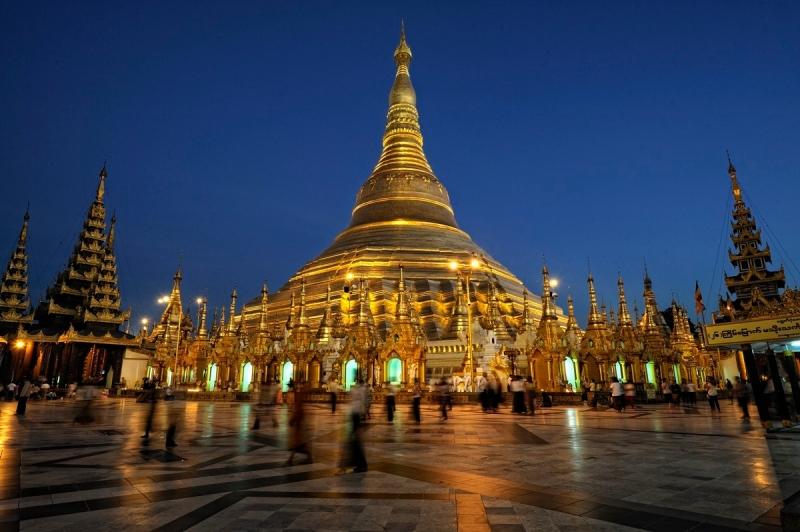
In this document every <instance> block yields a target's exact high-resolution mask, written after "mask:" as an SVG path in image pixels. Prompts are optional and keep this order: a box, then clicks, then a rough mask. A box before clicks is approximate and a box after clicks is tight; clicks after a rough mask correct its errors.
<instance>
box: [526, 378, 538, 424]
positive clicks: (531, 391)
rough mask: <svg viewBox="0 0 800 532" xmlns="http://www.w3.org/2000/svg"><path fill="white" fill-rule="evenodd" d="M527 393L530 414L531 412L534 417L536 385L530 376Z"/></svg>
mask: <svg viewBox="0 0 800 532" xmlns="http://www.w3.org/2000/svg"><path fill="white" fill-rule="evenodd" d="M525 393H527V394H528V412H530V415H532V416H533V415H536V384H535V383H534V382H533V379H532V378H531V377H530V375H529V376H528V380H527V382H526V383H525Z"/></svg>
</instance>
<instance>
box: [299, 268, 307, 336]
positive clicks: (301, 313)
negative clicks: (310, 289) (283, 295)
mask: <svg viewBox="0 0 800 532" xmlns="http://www.w3.org/2000/svg"><path fill="white" fill-rule="evenodd" d="M297 314H298V316H297V326H298V327H308V320H307V319H306V280H305V278H303V279H301V280H300V308H299V309H298V311H297Z"/></svg>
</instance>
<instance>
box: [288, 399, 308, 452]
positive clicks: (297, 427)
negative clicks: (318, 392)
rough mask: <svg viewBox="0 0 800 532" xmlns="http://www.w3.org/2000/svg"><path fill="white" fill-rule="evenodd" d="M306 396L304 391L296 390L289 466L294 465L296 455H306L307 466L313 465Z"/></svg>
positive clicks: (291, 423)
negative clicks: (307, 424) (307, 425)
mask: <svg viewBox="0 0 800 532" xmlns="http://www.w3.org/2000/svg"><path fill="white" fill-rule="evenodd" d="M305 403H306V394H305V392H304V391H302V390H299V389H298V390H295V394H294V405H292V417H291V418H290V419H289V427H290V428H291V431H290V433H289V450H290V451H291V454H290V455H289V460H287V462H286V463H287V464H288V465H294V455H295V454H296V453H300V454H304V455H306V462H305V463H307V464H310V463H311V461H312V460H311V448H310V444H309V440H310V438H309V437H308V430H307V427H306V410H305V408H306V407H305Z"/></svg>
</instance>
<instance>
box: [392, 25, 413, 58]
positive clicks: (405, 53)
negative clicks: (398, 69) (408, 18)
mask: <svg viewBox="0 0 800 532" xmlns="http://www.w3.org/2000/svg"><path fill="white" fill-rule="evenodd" d="M412 57H413V55H412V54H411V48H410V47H409V46H408V43H407V42H406V25H405V22H404V21H403V20H401V21H400V42H399V43H398V44H397V48H395V49H394V60H395V62H396V63H397V65H398V66H399V65H400V64H401V63H405V64H406V65H408V64H409V63H411V58H412Z"/></svg>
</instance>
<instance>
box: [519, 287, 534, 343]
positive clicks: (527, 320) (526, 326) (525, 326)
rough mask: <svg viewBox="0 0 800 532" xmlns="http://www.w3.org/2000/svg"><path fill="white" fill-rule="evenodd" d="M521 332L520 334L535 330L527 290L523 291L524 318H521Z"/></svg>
mask: <svg viewBox="0 0 800 532" xmlns="http://www.w3.org/2000/svg"><path fill="white" fill-rule="evenodd" d="M519 330H520V332H529V331H530V332H533V330H534V323H533V312H532V311H531V308H530V302H529V300H528V291H527V290H525V289H523V290H522V316H521V317H520V327H519Z"/></svg>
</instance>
